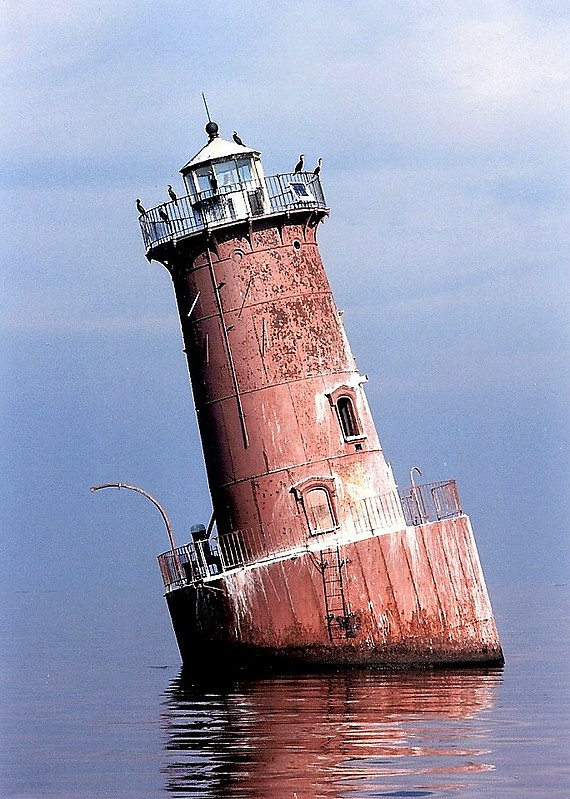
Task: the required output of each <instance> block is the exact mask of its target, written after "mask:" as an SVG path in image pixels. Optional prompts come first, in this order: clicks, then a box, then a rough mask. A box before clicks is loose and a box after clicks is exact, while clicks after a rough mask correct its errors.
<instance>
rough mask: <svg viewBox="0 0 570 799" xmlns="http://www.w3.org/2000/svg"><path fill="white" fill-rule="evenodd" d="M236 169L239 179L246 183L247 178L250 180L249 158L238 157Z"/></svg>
mask: <svg viewBox="0 0 570 799" xmlns="http://www.w3.org/2000/svg"><path fill="white" fill-rule="evenodd" d="M237 170H238V175H239V179H240V180H241V182H242V183H246V182H247V181H248V180H251V179H252V177H251V161H250V160H249V158H247V159H246V158H240V159H239V160H238V162H237Z"/></svg>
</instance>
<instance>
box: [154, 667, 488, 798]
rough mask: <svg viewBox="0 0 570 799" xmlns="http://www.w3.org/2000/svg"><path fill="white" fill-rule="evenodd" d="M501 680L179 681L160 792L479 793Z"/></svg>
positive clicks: (171, 695) (169, 706)
mask: <svg viewBox="0 0 570 799" xmlns="http://www.w3.org/2000/svg"><path fill="white" fill-rule="evenodd" d="M500 679H501V675H500V672H497V671H489V672H488V673H483V672H481V671H478V672H469V671H457V672H453V671H452V672H450V671H435V672H432V673H428V674H426V673H425V672H422V673H420V672H418V673H414V672H411V673H388V674H386V673H380V672H375V671H348V672H344V673H332V674H318V675H308V676H304V677H302V678H299V676H295V677H294V678H292V677H291V678H289V677H278V678H274V679H269V680H265V681H251V682H245V681H244V682H240V683H234V684H232V685H231V686H227V688H226V690H220V688H219V686H218V687H217V688H216V689H215V690H212V691H210V690H209V689H208V687H207V686H200V685H197V684H195V683H185V682H184V681H183V679H180V678H179V679H177V680H174V681H173V682H172V683H171V685H170V687H169V690H168V692H167V696H166V702H165V704H166V707H165V713H164V724H165V734H166V749H167V755H166V764H165V767H164V773H165V788H166V790H167V791H168V792H172V793H176V794H177V795H178V796H188V797H189V796H192V797H196V796H202V797H219V798H220V799H221V798H222V797H224V799H226V798H227V799H233V798H234V797H235V799H237V798H238V797H239V798H240V799H242V798H243V799H245V797H248V798H249V799H289V797H290V798H291V799H294V797H297V799H315V797H331V799H333V798H334V799H340V798H341V797H345V796H346V797H369V796H399V797H406V796H408V797H419V796H431V795H433V794H434V793H435V792H437V793H438V794H439V792H442V791H444V792H445V795H448V794H451V795H453V794H454V793H455V792H457V791H459V792H460V793H461V796H465V795H466V794H465V790H466V789H467V790H468V789H469V788H472V789H473V791H474V793H473V796H476V795H478V789H477V786H479V787H480V788H481V789H483V787H484V783H485V777H489V776H490V775H488V774H487V772H489V771H492V770H493V768H494V766H493V763H492V754H491V752H490V748H489V742H488V741H487V740H486V738H487V735H488V730H487V729H486V725H485V711H486V710H488V709H490V708H491V707H492V705H493V701H494V694H495V689H496V688H497V685H498V682H499V680H500ZM469 795H471V794H469Z"/></svg>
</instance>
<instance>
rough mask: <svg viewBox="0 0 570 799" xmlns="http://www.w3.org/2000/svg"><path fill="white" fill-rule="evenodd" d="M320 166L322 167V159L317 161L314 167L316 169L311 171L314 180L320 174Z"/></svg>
mask: <svg viewBox="0 0 570 799" xmlns="http://www.w3.org/2000/svg"><path fill="white" fill-rule="evenodd" d="M322 165H323V159H322V158H319V160H318V161H317V165H316V167H315V168H314V169H313V175H314V176H315V177H316V178H318V177H319V175H320V174H321V167H322Z"/></svg>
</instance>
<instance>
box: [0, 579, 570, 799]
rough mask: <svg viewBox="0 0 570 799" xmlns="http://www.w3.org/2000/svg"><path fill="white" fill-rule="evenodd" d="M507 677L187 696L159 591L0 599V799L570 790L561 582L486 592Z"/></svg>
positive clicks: (451, 676) (364, 677)
mask: <svg viewBox="0 0 570 799" xmlns="http://www.w3.org/2000/svg"><path fill="white" fill-rule="evenodd" d="M492 597H493V602H494V606H495V612H496V616H497V619H498V623H499V627H500V630H501V635H502V640H503V644H504V648H505V654H506V657H507V665H506V667H505V669H504V670H502V671H491V672H487V673H485V672H470V671H462V672H457V671H456V672H435V673H411V674H410V673H408V674H390V675H384V674H382V673H379V672H374V671H354V672H347V673H335V674H327V675H319V676H306V677H302V678H298V677H297V678H292V677H288V676H283V677H279V678H272V679H267V680H240V681H228V683H227V684H226V685H223V686H220V685H193V684H188V683H187V682H184V681H183V680H182V679H181V676H180V669H179V664H178V656H177V652H176V649H175V647H174V645H173V639H172V633H171V631H170V628H169V622H168V617H167V615H166V610H165V609H164V607H163V605H162V600H161V598H160V597H156V596H146V597H145V596H143V595H141V594H139V593H137V592H134V591H131V592H129V591H124V592H117V593H116V594H114V595H109V594H108V593H105V594H102V595H101V596H100V597H96V596H93V595H90V596H85V595H83V594H81V593H80V592H68V593H64V592H52V593H47V594H42V595H41V596H40V595H35V594H33V593H30V592H20V593H13V594H10V595H8V596H4V598H3V606H2V610H3V613H2V629H1V634H2V642H3V646H2V652H3V656H2V672H1V690H2V694H1V696H2V699H1V710H2V737H1V740H0V765H1V766H2V770H1V771H2V773H1V775H0V796H2V797H6V798H8V797H10V798H11V799H35V797H54V798H55V797H57V799H70V798H71V797H73V799H84V798H85V799H91V798H92V797H93V798H96V797H110V796H112V797H137V799H147V797H149V798H150V797H161V796H162V797H165V796H167V795H168V794H175V795H177V796H179V797H216V798H218V797H219V798H220V799H221V797H224V799H226V798H227V799H232V797H236V799H237V798H238V797H240V798H241V797H243V798H244V799H245V797H249V798H251V799H266V798H267V799H293V798H294V797H295V796H296V797H297V799H317V798H318V797H331V799H333V798H334V799H341V798H342V797H350V798H354V799H360V798H362V797H375V796H380V797H450V799H451V797H457V799H459V798H461V799H467V798H468V797H473V798H474V797H497V796H501V797H512V798H513V799H515V797H516V799H521V798H522V797H548V798H549V799H557V797H568V796H570V745H569V738H568V732H569V727H570V721H569V718H570V712H569V711H570V702H569V686H570V680H569V666H568V663H569V660H570V635H569V625H568V617H569V611H570V607H569V605H570V602H569V599H570V590H569V587H568V586H567V585H548V586H545V585H543V586H533V587H524V588H523V587H520V586H519V587H513V586H508V587H507V586H494V587H493V590H492Z"/></svg>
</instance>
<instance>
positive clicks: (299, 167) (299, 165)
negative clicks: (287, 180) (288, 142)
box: [294, 153, 305, 174]
mask: <svg viewBox="0 0 570 799" xmlns="http://www.w3.org/2000/svg"><path fill="white" fill-rule="evenodd" d="M304 158H305V156H304V155H303V153H301V155H300V156H299V160H298V161H297V163H296V164H295V170H294V172H295V174H297V172H302V171H303V166H304V165H305V161H304V160H303V159H304Z"/></svg>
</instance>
